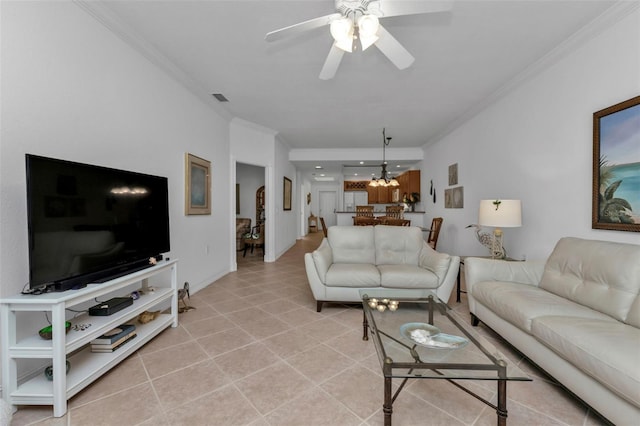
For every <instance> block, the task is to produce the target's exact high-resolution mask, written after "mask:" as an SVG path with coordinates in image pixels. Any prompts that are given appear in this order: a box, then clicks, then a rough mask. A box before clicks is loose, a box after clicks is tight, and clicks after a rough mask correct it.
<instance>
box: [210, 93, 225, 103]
mask: <svg viewBox="0 0 640 426" xmlns="http://www.w3.org/2000/svg"><path fill="white" fill-rule="evenodd" d="M211 96H213V97H214V98H216V99H217V100H218V102H229V99H227V98H226V97H225V96H224V95H223V94H222V93H212V94H211Z"/></svg>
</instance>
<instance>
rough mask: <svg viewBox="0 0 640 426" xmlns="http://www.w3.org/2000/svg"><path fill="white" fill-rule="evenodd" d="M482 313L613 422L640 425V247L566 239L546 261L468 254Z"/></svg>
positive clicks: (474, 302) (475, 302)
mask: <svg viewBox="0 0 640 426" xmlns="http://www.w3.org/2000/svg"><path fill="white" fill-rule="evenodd" d="M465 282H466V286H467V292H468V296H469V310H470V312H471V315H472V323H473V324H474V325H477V320H478V319H479V320H481V321H482V322H483V323H485V324H486V325H487V326H489V327H490V328H492V329H493V330H495V331H496V332H497V333H499V334H500V335H501V336H502V337H504V338H505V339H506V340H507V341H508V342H509V343H510V344H512V345H513V346H514V347H515V348H516V349H518V350H519V351H520V352H521V353H523V354H524V355H525V356H526V357H527V358H529V359H530V360H531V361H533V362H534V363H535V364H537V365H538V366H539V367H541V368H542V369H544V370H545V371H546V372H547V373H549V374H550V375H552V376H553V377H554V378H555V379H557V380H558V381H559V382H560V383H561V384H562V385H564V386H565V387H566V388H567V389H569V390H570V391H571V392H573V393H574V394H575V395H577V396H578V397H579V398H580V399H582V400H583V401H585V402H586V403H587V404H589V405H590V406H591V407H593V408H594V409H595V410H596V411H598V412H599V413H600V414H601V415H603V416H604V417H606V418H607V419H609V420H610V421H612V422H613V423H615V424H617V425H620V426H623V425H638V424H640V296H639V293H640V246H638V245H633V244H622V243H613V242H605V241H593V240H583V239H579V238H562V239H561V240H560V241H558V243H557V245H556V247H555V249H554V250H553V253H552V254H551V256H550V257H549V258H548V259H547V261H546V262H541V261H527V262H507V261H498V260H489V259H480V258H466V259H465Z"/></svg>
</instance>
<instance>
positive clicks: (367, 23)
mask: <svg viewBox="0 0 640 426" xmlns="http://www.w3.org/2000/svg"><path fill="white" fill-rule="evenodd" d="M379 28H380V22H379V21H378V17H377V16H375V15H362V16H361V17H360V18H358V32H359V34H360V44H361V45H362V50H363V51H364V50H367V48H368V47H369V46H371V45H372V44H374V43H375V42H376V41H378V39H379V38H380V37H378V35H377V33H378V29H379Z"/></svg>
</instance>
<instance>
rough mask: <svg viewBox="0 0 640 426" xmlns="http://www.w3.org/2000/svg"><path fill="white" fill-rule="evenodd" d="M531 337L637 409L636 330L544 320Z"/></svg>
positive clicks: (639, 349) (639, 339)
mask: <svg viewBox="0 0 640 426" xmlns="http://www.w3.org/2000/svg"><path fill="white" fill-rule="evenodd" d="M531 330H532V333H533V335H534V336H535V337H536V338H537V339H538V340H540V341H542V342H543V343H544V344H545V345H547V346H548V347H550V348H551V349H553V350H554V351H555V352H556V353H558V354H559V355H560V356H561V357H562V358H564V359H566V360H567V361H569V362H570V363H572V364H573V365H575V366H576V367H577V368H579V369H580V370H582V371H584V372H586V373H587V374H589V375H590V376H592V377H594V378H596V379H597V380H598V381H599V382H600V383H602V384H603V385H604V386H606V387H607V388H609V389H611V390H612V391H613V392H615V393H616V394H618V395H620V396H621V397H623V398H625V399H626V400H628V401H629V402H631V403H633V404H635V405H636V406H638V407H640V363H639V362H638V361H639V359H638V355H639V354H640V330H639V329H637V328H635V327H632V326H629V325H626V324H623V323H620V322H618V321H616V322H614V323H612V322H611V321H602V320H598V319H585V318H571V317H566V316H544V317H539V318H536V319H534V320H533V323H532V327H531Z"/></svg>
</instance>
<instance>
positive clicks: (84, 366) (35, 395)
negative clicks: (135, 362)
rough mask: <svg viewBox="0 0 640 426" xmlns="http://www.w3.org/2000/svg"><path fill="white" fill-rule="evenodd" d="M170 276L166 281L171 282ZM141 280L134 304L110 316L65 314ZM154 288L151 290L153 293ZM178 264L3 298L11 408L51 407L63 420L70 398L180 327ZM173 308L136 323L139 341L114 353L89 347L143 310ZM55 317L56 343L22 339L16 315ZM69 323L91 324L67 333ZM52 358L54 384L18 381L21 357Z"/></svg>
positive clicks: (0, 342) (1, 345)
mask: <svg viewBox="0 0 640 426" xmlns="http://www.w3.org/2000/svg"><path fill="white" fill-rule="evenodd" d="M167 278H168V279H167ZM138 282H140V283H141V287H142V288H143V289H144V288H147V290H146V291H145V292H144V294H142V295H141V296H140V298H139V299H137V300H134V302H133V304H132V305H131V306H129V307H127V308H125V309H123V310H121V311H119V312H116V313H114V314H112V315H109V316H89V315H88V314H86V313H85V314H81V315H78V316H76V317H74V318H72V319H69V320H67V319H66V318H65V313H66V310H67V309H69V308H73V307H74V306H78V305H81V304H85V305H86V304H91V303H94V304H95V300H94V299H98V300H101V301H102V300H107V299H108V298H111V297H114V296H116V295H120V296H121V294H118V293H117V292H118V291H119V290H120V291H122V290H123V289H125V288H126V287H131V286H133V285H135V284H136V283H138ZM149 285H151V286H153V291H151V290H150V289H149V287H148V286H149ZM177 289H178V287H177V260H171V261H163V262H160V263H159V264H157V265H154V266H152V267H150V268H147V269H144V270H141V271H136V272H133V273H131V274H129V275H125V276H122V277H119V278H116V279H113V280H111V281H107V282H104V283H101V284H90V285H88V286H87V287H85V288H83V289H80V290H68V291H65V292H61V293H45V294H41V295H37V296H34V295H23V294H19V295H16V296H13V297H8V298H3V299H1V300H0V315H1V316H0V323H1V326H2V336H1V337H0V350H1V356H2V388H3V398H4V399H5V401H7V402H8V403H9V404H11V405H23V404H24V405H53V415H54V416H55V417H61V416H63V415H64V414H65V413H66V411H67V400H68V399H69V398H71V397H72V396H74V395H75V394H77V393H78V392H80V391H81V390H82V389H84V388H85V387H86V386H88V385H89V384H91V383H92V382H93V381H95V380H97V379H98V378H99V377H100V376H102V375H103V374H105V373H106V372H107V371H109V370H110V369H111V368H113V367H114V366H116V365H118V363H120V362H121V361H122V360H124V359H125V358H127V357H128V356H129V355H131V354H132V353H134V352H135V351H136V350H137V349H138V348H140V347H141V346H142V345H144V344H145V343H147V342H148V341H150V340H151V339H153V338H154V337H155V336H156V335H158V334H159V333H160V332H161V331H162V330H164V329H165V328H167V327H170V326H172V327H177V326H178V299H177ZM167 305H168V306H169V309H168V310H166V311H163V313H161V314H160V315H159V316H158V317H157V318H156V319H155V320H153V321H151V322H148V323H146V324H139V323H136V333H137V335H136V337H135V338H134V339H132V340H131V341H130V342H128V343H126V344H125V345H123V346H122V347H121V348H119V349H118V350H116V351H115V352H112V353H94V352H91V347H90V345H89V343H90V342H91V341H92V340H93V339H95V338H96V337H98V336H101V335H102V334H104V333H105V332H106V331H108V330H110V329H112V328H115V327H117V326H118V325H120V324H123V323H126V322H130V321H133V320H135V318H136V317H137V316H138V315H139V314H140V313H142V312H144V311H153V310H161V309H162V308H164V307H166V306H167ZM42 311H48V312H50V313H51V324H52V327H53V339H52V340H44V339H42V338H40V336H38V334H37V332H35V333H34V334H29V335H28V336H25V337H21V336H19V334H20V333H19V332H18V330H17V320H16V313H18V312H32V313H34V314H41V312H42ZM65 321H70V322H71V323H72V326H73V325H74V324H83V323H84V324H86V323H90V324H91V327H89V328H87V329H86V330H84V331H73V330H71V331H69V332H68V333H67V334H65V328H64V324H65ZM37 358H42V359H50V360H51V364H52V365H53V371H54V374H53V381H49V380H47V379H46V378H45V377H44V374H37V375H32V377H30V378H28V379H27V380H26V381H24V382H20V383H19V380H18V363H17V361H18V360H20V359H37ZM67 360H68V361H69V362H70V364H71V368H70V370H69V373H68V374H66V375H65V374H57V372H58V371H65V370H66V361H67Z"/></svg>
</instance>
